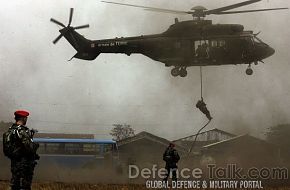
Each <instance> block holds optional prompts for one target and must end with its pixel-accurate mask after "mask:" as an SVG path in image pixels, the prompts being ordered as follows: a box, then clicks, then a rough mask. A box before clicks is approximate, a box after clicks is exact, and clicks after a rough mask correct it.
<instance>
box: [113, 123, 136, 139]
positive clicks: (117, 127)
mask: <svg viewBox="0 0 290 190" xmlns="http://www.w3.org/2000/svg"><path fill="white" fill-rule="evenodd" d="M113 126H114V128H113V129H112V130H111V133H110V135H112V136H113V139H114V140H115V141H120V140H122V139H125V138H128V137H132V136H134V135H135V132H134V129H133V128H132V127H131V126H130V125H128V124H114V125H113Z"/></svg>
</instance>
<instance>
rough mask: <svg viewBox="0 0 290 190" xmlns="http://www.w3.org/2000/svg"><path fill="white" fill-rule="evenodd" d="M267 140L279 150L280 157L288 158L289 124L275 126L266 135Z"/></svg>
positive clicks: (289, 144)
mask: <svg viewBox="0 0 290 190" xmlns="http://www.w3.org/2000/svg"><path fill="white" fill-rule="evenodd" d="M266 137H267V140H268V141H269V142H270V143H273V144H276V145H278V146H279V147H280V148H281V156H283V157H285V158H289V157H290V150H289V147H290V138H289V137H290V124H282V125H276V126H273V127H270V128H269V131H268V132H267V133H266Z"/></svg>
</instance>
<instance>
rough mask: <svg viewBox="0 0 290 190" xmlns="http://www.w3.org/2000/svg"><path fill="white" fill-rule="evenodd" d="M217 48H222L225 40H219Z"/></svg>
mask: <svg viewBox="0 0 290 190" xmlns="http://www.w3.org/2000/svg"><path fill="white" fill-rule="evenodd" d="M218 42H219V45H218V46H219V47H224V46H225V45H226V41H225V40H219V41H218Z"/></svg>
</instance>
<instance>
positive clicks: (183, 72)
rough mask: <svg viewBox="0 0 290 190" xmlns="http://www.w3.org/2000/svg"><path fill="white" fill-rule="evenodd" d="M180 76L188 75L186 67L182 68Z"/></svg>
mask: <svg viewBox="0 0 290 190" xmlns="http://www.w3.org/2000/svg"><path fill="white" fill-rule="evenodd" d="M179 76H180V77H186V76H187V70H186V68H181V69H180V72H179Z"/></svg>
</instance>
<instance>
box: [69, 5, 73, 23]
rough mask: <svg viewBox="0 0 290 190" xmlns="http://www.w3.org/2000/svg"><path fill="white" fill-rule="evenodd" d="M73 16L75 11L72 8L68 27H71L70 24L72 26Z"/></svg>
mask: <svg viewBox="0 0 290 190" xmlns="http://www.w3.org/2000/svg"><path fill="white" fill-rule="evenodd" d="M73 14H74V9H73V8H70V13H69V21H68V26H70V24H71V21H72V17H73Z"/></svg>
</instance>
